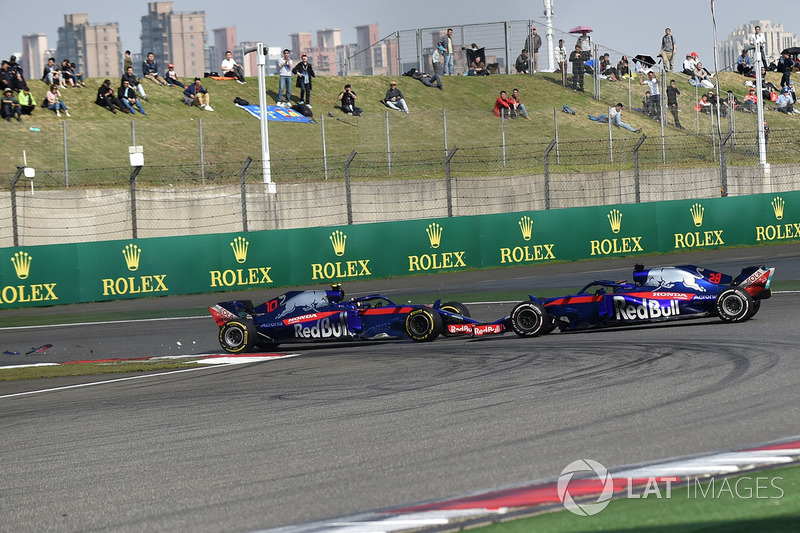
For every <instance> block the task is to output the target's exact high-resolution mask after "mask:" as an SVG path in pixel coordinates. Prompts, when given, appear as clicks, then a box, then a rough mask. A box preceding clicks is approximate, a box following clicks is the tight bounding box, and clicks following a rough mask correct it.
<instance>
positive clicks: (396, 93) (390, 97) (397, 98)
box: [381, 30, 452, 115]
mask: <svg viewBox="0 0 800 533" xmlns="http://www.w3.org/2000/svg"><path fill="white" fill-rule="evenodd" d="M451 31H452V30H451ZM381 103H383V104H386V106H387V107H390V108H391V109H394V110H395V111H403V112H404V113H405V114H406V115H408V114H409V113H410V111H409V110H408V105H406V100H405V98H403V93H402V91H400V89H398V88H397V82H396V81H393V82H391V83H390V84H389V90H388V91H386V96H385V97H384V99H383V100H381ZM398 106H400V107H398Z"/></svg>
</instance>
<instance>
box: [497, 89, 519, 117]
mask: <svg viewBox="0 0 800 533" xmlns="http://www.w3.org/2000/svg"><path fill="white" fill-rule="evenodd" d="M494 116H496V117H504V118H517V113H516V103H515V102H514V101H513V100H509V99H508V98H507V97H506V92H505V91H500V96H498V97H497V100H495V102H494Z"/></svg>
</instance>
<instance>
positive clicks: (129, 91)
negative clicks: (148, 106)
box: [117, 67, 147, 116]
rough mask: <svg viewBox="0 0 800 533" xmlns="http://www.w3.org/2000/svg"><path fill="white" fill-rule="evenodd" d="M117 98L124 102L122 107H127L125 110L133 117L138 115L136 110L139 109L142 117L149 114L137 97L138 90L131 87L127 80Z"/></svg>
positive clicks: (123, 81)
mask: <svg viewBox="0 0 800 533" xmlns="http://www.w3.org/2000/svg"><path fill="white" fill-rule="evenodd" d="M129 68H132V67H129ZM117 98H119V101H120V102H122V105H124V106H125V109H127V110H128V112H129V113H130V114H131V115H135V114H136V111H135V109H138V110H139V113H141V114H142V115H145V116H146V115H147V113H145V112H144V108H143V107H142V103H141V102H140V101H139V99H138V98H137V97H136V89H134V88H133V86H131V82H129V81H128V80H126V79H123V80H122V85H121V86H120V88H119V90H118V91H117ZM134 106H135V108H134Z"/></svg>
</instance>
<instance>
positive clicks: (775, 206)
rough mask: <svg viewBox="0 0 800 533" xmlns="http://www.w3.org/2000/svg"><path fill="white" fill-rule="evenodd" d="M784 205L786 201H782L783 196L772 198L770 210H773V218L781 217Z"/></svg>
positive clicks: (780, 218)
mask: <svg viewBox="0 0 800 533" xmlns="http://www.w3.org/2000/svg"><path fill="white" fill-rule="evenodd" d="M785 205H786V202H784V201H783V198H781V197H780V196H776V197H775V199H773V200H772V210H773V211H774V212H775V218H777V219H778V220H782V219H783V208H784V206H785Z"/></svg>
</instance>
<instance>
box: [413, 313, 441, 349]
mask: <svg viewBox="0 0 800 533" xmlns="http://www.w3.org/2000/svg"><path fill="white" fill-rule="evenodd" d="M405 327H406V334H408V336H409V337H411V339H412V340H415V341H417V342H428V341H432V340H433V339H435V338H436V337H438V336H439V333H441V331H442V316H441V315H440V314H439V313H437V312H436V311H433V310H430V309H414V310H413V311H411V312H410V313H408V316H407V317H406V323H405Z"/></svg>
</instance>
